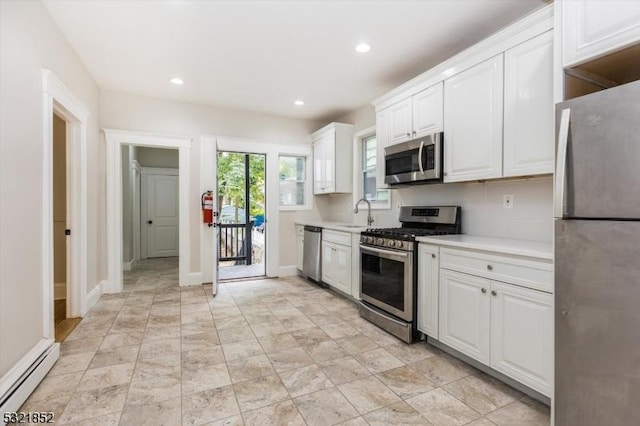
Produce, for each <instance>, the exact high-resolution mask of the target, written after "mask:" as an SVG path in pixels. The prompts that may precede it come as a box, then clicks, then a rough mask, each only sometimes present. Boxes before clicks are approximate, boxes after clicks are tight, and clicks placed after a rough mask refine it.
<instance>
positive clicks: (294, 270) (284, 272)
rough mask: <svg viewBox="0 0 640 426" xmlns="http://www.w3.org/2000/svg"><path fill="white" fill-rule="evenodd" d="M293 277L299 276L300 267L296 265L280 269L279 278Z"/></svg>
mask: <svg viewBox="0 0 640 426" xmlns="http://www.w3.org/2000/svg"><path fill="white" fill-rule="evenodd" d="M292 275H298V267H297V266H296V265H289V266H281V267H279V268H278V276H279V277H290V276H292Z"/></svg>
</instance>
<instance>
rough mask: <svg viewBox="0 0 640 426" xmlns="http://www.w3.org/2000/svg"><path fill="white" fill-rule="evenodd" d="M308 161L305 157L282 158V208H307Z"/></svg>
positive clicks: (280, 169)
mask: <svg viewBox="0 0 640 426" xmlns="http://www.w3.org/2000/svg"><path fill="white" fill-rule="evenodd" d="M306 160H307V158H306V157H305V156H294V155H281V156H280V164H279V177H280V207H305V206H306V204H307V203H306V201H307V200H306V197H307V194H306V186H307V170H306Z"/></svg>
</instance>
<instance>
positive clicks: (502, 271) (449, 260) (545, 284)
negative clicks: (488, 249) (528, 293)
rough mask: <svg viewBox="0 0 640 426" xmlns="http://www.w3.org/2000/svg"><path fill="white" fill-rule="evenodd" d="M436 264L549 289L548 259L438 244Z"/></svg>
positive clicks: (551, 270)
mask: <svg viewBox="0 0 640 426" xmlns="http://www.w3.org/2000/svg"><path fill="white" fill-rule="evenodd" d="M440 267H441V268H445V269H450V270H454V271H459V272H465V273H467V274H472V275H476V276H481V277H486V278H489V279H492V280H497V281H503V282H508V283H512V284H516V285H520V286H523V287H528V288H533V289H536V290H541V291H546V292H549V293H553V266H552V264H551V261H543V260H536V259H529V258H523V257H515V256H502V255H495V254H490V253H483V252H476V251H469V250H456V249H450V248H442V249H441V251H440Z"/></svg>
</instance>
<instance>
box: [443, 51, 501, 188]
mask: <svg viewBox="0 0 640 426" xmlns="http://www.w3.org/2000/svg"><path fill="white" fill-rule="evenodd" d="M502 63H503V58H502V54H500V55H498V56H495V57H493V58H491V59H488V60H486V61H484V62H482V63H480V64H478V65H475V66H473V67H471V68H469V69H467V70H465V71H462V72H461V73H459V74H457V75H455V76H453V77H451V78H449V79H447V80H445V82H444V135H445V136H444V137H445V143H444V147H445V152H444V162H445V167H444V181H445V182H459V181H467V180H477V179H488V178H497V177H500V176H502V112H503V111H502V94H503V81H502V76H503V69H502V65H503V64H502Z"/></svg>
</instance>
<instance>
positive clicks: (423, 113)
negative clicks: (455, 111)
mask: <svg viewBox="0 0 640 426" xmlns="http://www.w3.org/2000/svg"><path fill="white" fill-rule="evenodd" d="M442 96H443V95H442V83H438V84H436V85H435V86H431V87H429V88H428V89H426V90H423V91H422V92H420V93H418V94H416V95H413V96H412V97H411V104H412V108H411V110H412V123H413V130H412V138H419V137H422V136H424V135H429V134H431V133H438V132H441V131H442V130H443V99H442Z"/></svg>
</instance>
